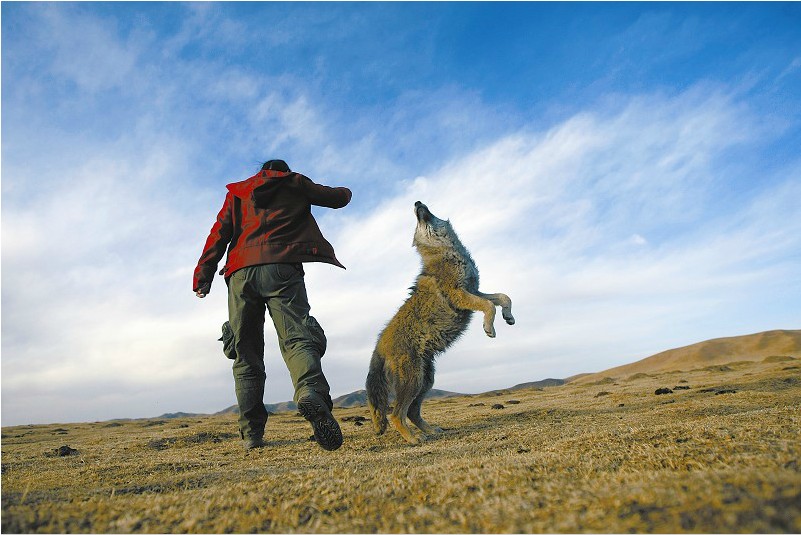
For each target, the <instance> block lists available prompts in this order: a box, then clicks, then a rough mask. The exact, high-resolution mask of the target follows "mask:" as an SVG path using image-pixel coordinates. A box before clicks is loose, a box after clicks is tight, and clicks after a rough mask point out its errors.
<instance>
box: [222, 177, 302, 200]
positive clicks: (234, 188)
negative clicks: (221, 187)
mask: <svg viewBox="0 0 801 535" xmlns="http://www.w3.org/2000/svg"><path fill="white" fill-rule="evenodd" d="M294 174H295V173H292V172H289V173H284V172H281V171H270V170H264V171H259V172H258V173H256V174H255V175H253V176H252V177H250V178H248V179H246V180H243V181H241V182H234V183H232V184H228V185H227V186H226V188H228V191H230V192H231V193H233V194H234V195H235V196H237V197H239V198H240V199H251V198H252V199H253V202H254V203H255V204H256V206H258V207H262V206H266V205H267V204H268V203H269V201H270V198H271V197H272V196H273V194H274V193H275V192H276V191H277V190H278V189H279V188H281V187H282V186H283V185H284V184H286V183H287V182H288V180H287V179H288V178H289V177H291V176H292V175H294Z"/></svg>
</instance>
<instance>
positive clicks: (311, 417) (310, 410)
mask: <svg viewBox="0 0 801 535" xmlns="http://www.w3.org/2000/svg"><path fill="white" fill-rule="evenodd" d="M298 411H299V412H300V413H301V414H302V415H303V417H304V418H306V420H308V421H309V423H311V425H312V429H313V430H314V440H316V441H317V444H319V445H320V447H321V448H323V449H324V450H328V451H334V450H335V449H338V448H339V447H340V446H341V445H342V430H341V429H340V428H339V424H338V423H337V421H336V420H335V419H334V417H333V416H332V415H331V412H330V411H329V410H328V407H326V406H324V405H323V404H322V403H320V402H318V401H317V400H314V399H311V398H305V399H301V400H300V401H298Z"/></svg>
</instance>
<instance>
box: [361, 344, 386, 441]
mask: <svg viewBox="0 0 801 535" xmlns="http://www.w3.org/2000/svg"><path fill="white" fill-rule="evenodd" d="M365 389H366V390H367V407H368V408H369V410H370V417H371V418H372V420H373V429H374V430H375V434H376V435H383V434H384V432H385V431H386V430H387V424H388V422H387V411H388V410H389V385H388V384H387V376H386V373H385V371H384V358H383V357H382V356H381V355H380V354H379V353H378V351H375V352H373V358H372V359H371V361H370V372H369V373H368V374H367V382H366V383H365Z"/></svg>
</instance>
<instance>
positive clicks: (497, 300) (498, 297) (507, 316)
mask: <svg viewBox="0 0 801 535" xmlns="http://www.w3.org/2000/svg"><path fill="white" fill-rule="evenodd" d="M476 295H478V296H479V297H483V298H484V299H486V300H487V301H489V302H490V303H492V304H493V305H495V306H498V307H501V314H502V315H503V319H504V320H505V321H506V323H508V324H509V325H514V324H515V317H514V316H512V300H511V299H510V298H509V296H508V295H506V294H501V293H497V294H485V293H481V292H476Z"/></svg>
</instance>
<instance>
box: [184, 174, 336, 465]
mask: <svg viewBox="0 0 801 535" xmlns="http://www.w3.org/2000/svg"><path fill="white" fill-rule="evenodd" d="M227 189H228V191H227V193H226V196H225V202H224V203H223V206H222V209H221V210H220V212H219V214H218V215H217V221H216V222H215V223H214V225H213V226H212V228H211V232H210V233H209V236H208V239H207V240H206V244H205V247H204V248H203V253H202V254H201V256H200V259H199V260H198V264H197V267H196V268H195V272H194V280H193V286H192V288H193V291H194V292H195V293H196V295H197V296H198V297H201V298H202V297H205V296H206V295H208V293H209V291H210V290H211V283H212V280H213V278H214V275H215V272H216V271H217V265H218V263H219V262H220V260H221V259H222V257H223V255H224V254H225V251H226V249H227V250H228V256H227V258H226V262H225V266H224V267H223V268H222V270H221V271H220V274H221V275H224V277H225V281H226V284H227V285H228V322H227V323H228V325H225V324H223V338H225V337H226V331H228V334H229V336H228V337H229V341H228V343H226V348H225V350H226V353H227V354H226V356H228V357H229V358H232V359H233V361H234V362H233V366H232V367H233V376H234V387H235V392H236V399H237V404H238V406H239V432H240V436H241V438H242V440H243V441H244V446H245V448H246V449H253V448H261V447H264V446H265V442H264V427H265V425H266V423H267V417H268V412H267V410H266V409H265V407H264V402H263V398H264V384H265V379H266V374H265V368H264V321H265V310H266V311H267V312H268V313H269V314H270V317H271V318H272V321H273V324H274V326H275V330H276V333H277V335H278V341H279V347H280V350H281V355H282V356H283V358H284V362H285V363H286V366H287V368H288V369H289V373H290V376H291V378H292V383H293V386H294V388H295V394H294V397H293V399H294V401H295V402H296V403H297V406H298V411H299V412H300V413H301V414H302V415H303V416H304V417H305V418H306V420H308V421H309V422H310V423H311V426H312V429H313V431H314V438H315V440H316V442H317V443H318V444H319V445H320V446H321V447H322V448H324V449H326V450H335V449H337V448H339V447H340V446H341V445H342V431H341V430H340V427H339V424H338V423H337V421H336V419H335V418H334V417H333V415H332V414H331V411H332V410H333V403H332V401H331V396H330V394H329V390H330V386H329V384H328V381H327V380H326V378H325V375H324V374H323V370H322V367H321V364H320V359H321V358H322V356H323V354H324V353H325V349H326V338H325V333H324V331H323V329H322V327H320V325H319V323H318V322H317V320H316V319H315V318H314V317H313V316H311V315H310V314H309V311H310V306H309V301H308V297H307V294H306V285H305V282H304V271H303V263H304V262H326V263H329V264H333V265H335V266H339V267H341V268H344V267H345V266H343V265H342V264H341V263H340V262H339V260H337V258H336V256H335V254H334V248H333V247H332V246H331V244H330V243H329V242H328V241H327V240H326V239H325V238H324V237H323V235H322V233H321V232H320V229H319V227H318V226H317V222H316V221H315V219H314V216H313V215H312V212H311V205H315V206H324V207H328V208H342V207H344V206H346V205H347V204H348V203H349V202H350V200H351V196H352V194H351V191H350V190H349V189H348V188H345V187H328V186H324V185H321V184H315V183H314V182H312V181H311V180H310V179H309V178H307V177H305V176H303V175H302V174H300V173H294V172H292V171H291V170H290V169H289V166H288V165H287V164H286V162H284V161H283V160H269V161H267V162H265V163H264V164H263V165H262V167H261V169H260V170H259V172H258V173H256V174H255V175H253V176H251V177H250V178H248V179H246V180H243V181H241V182H235V183H233V184H228V185H227ZM229 244H230V245H229Z"/></svg>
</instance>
